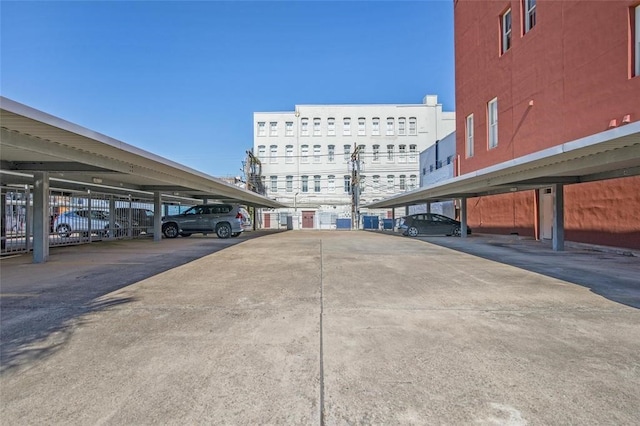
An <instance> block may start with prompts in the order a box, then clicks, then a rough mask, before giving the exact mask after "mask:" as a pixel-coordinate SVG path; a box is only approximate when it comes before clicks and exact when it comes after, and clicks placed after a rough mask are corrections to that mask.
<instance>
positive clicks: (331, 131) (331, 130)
mask: <svg viewBox="0 0 640 426" xmlns="http://www.w3.org/2000/svg"><path fill="white" fill-rule="evenodd" d="M327 135H328V136H335V135H336V119H335V118H333V117H329V118H327Z"/></svg>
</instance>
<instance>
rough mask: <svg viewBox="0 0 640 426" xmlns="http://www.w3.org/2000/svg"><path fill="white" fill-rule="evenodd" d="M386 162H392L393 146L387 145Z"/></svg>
mask: <svg viewBox="0 0 640 426" xmlns="http://www.w3.org/2000/svg"><path fill="white" fill-rule="evenodd" d="M387 161H393V145H387Z"/></svg>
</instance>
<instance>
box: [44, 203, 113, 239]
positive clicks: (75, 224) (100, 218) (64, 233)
mask: <svg viewBox="0 0 640 426" xmlns="http://www.w3.org/2000/svg"><path fill="white" fill-rule="evenodd" d="M109 222H110V221H109V212H108V211H106V210H91V214H89V210H87V209H80V210H70V211H66V212H64V213H62V214H60V215H58V216H57V217H56V218H55V219H54V221H53V229H54V230H55V232H56V233H57V234H58V235H59V236H61V237H69V236H70V235H71V234H74V233H80V234H87V235H88V233H89V230H90V229H91V232H92V233H94V232H95V233H96V234H98V235H99V236H105V237H106V236H108V235H109V232H110V229H109V228H110V223H109ZM89 224H91V228H89ZM114 226H115V227H116V232H117V230H118V229H120V228H121V225H120V223H118V222H117V221H116V222H114Z"/></svg>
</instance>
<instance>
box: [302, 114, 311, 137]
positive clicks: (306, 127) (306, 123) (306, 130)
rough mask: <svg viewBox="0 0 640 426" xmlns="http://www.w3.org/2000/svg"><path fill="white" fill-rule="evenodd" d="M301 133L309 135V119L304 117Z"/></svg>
mask: <svg viewBox="0 0 640 426" xmlns="http://www.w3.org/2000/svg"><path fill="white" fill-rule="evenodd" d="M300 134H301V135H302V136H309V119H308V118H302V119H301V120H300Z"/></svg>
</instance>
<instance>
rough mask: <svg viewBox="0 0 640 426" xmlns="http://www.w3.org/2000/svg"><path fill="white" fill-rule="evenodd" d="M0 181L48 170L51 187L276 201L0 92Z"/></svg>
mask: <svg viewBox="0 0 640 426" xmlns="http://www.w3.org/2000/svg"><path fill="white" fill-rule="evenodd" d="M0 126H1V130H0V131H1V132H2V133H1V137H0V165H1V167H0V183H2V184H3V185H9V184H30V183H33V173H34V172H48V173H49V177H50V182H51V183H50V185H51V187H52V188H59V189H62V190H65V189H66V190H87V189H91V190H95V191H102V192H114V193H128V194H132V195H137V196H141V195H144V194H148V195H151V194H152V193H154V192H160V193H161V194H162V196H163V198H164V199H169V200H171V199H174V200H182V201H184V200H185V199H186V200H192V201H193V202H199V201H200V200H202V199H216V200H222V201H228V202H238V203H242V204H247V205H251V206H256V207H270V208H278V207H284V206H283V205H282V204H280V203H278V202H276V201H274V200H272V199H269V198H267V197H265V196H262V195H260V194H256V193H254V192H251V191H248V190H246V189H243V188H240V187H237V186H235V185H232V184H229V183H226V182H224V181H222V180H221V179H218V178H215V177H212V176H209V175H207V174H205V173H202V172H199V171H197V170H194V169H191V168H189V167H186V166H183V165H181V164H178V163H175V162H173V161H171V160H168V159H166V158H163V157H160V156H158V155H155V154H152V153H150V152H147V151H144V150H142V149H139V148H136V147H135V146H132V145H129V144H126V143H124V142H121V141H119V140H116V139H113V138H110V137H108V136H105V135H103V134H100V133H97V132H94V131H92V130H89V129H87V128H84V127H81V126H78V125H76V124H73V123H70V122H68V121H65V120H62V119H60V118H58V117H54V116H52V115H49V114H46V113H44V112H42V111H38V110H36V109H33V108H31V107H28V106H26V105H23V104H20V103H18V102H15V101H13V100H11V99H7V98H5V97H0Z"/></svg>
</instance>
